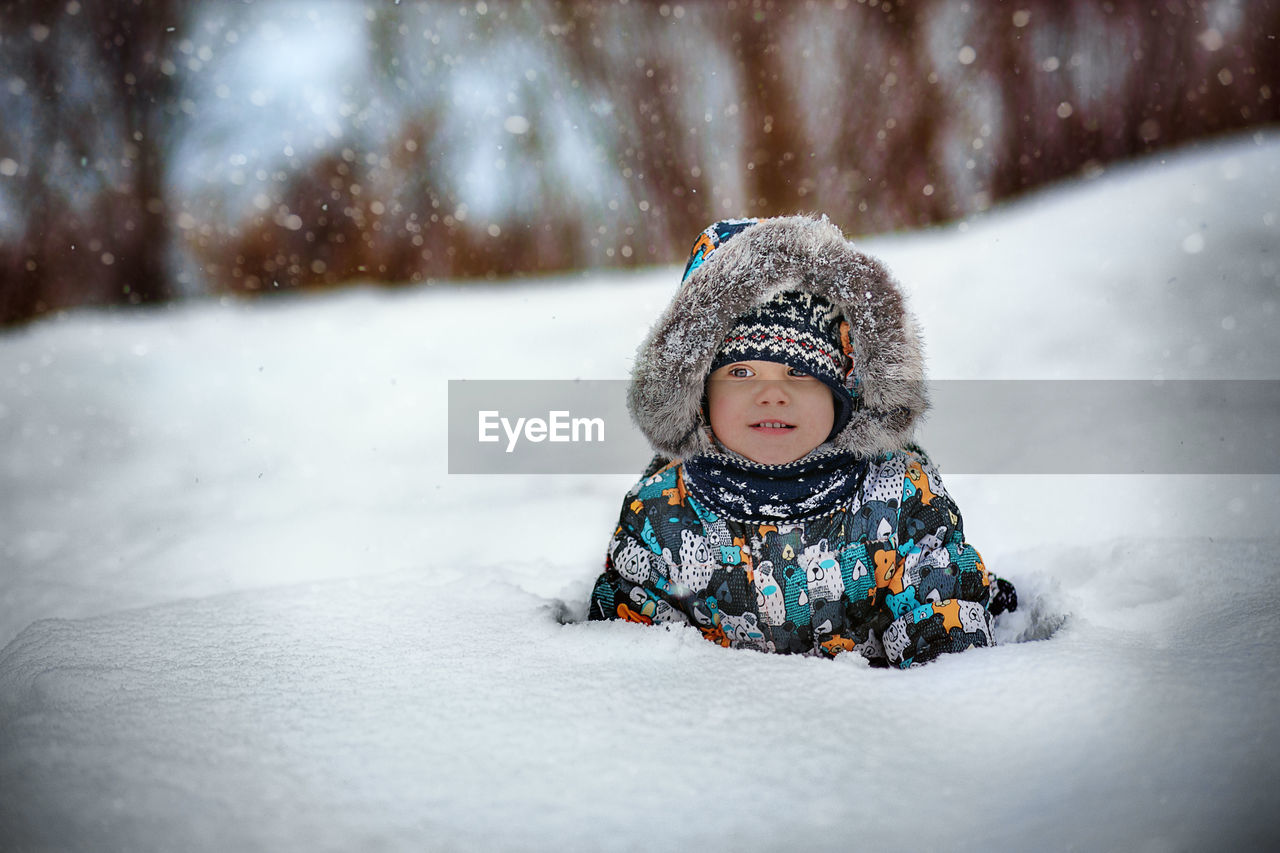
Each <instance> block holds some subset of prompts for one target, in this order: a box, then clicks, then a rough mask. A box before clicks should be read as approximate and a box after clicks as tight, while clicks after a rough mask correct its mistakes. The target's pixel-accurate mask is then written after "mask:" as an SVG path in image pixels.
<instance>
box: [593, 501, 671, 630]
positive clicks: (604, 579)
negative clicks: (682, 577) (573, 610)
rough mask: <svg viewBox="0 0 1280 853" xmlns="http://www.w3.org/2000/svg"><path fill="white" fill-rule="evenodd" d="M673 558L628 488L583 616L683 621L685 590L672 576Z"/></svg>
mask: <svg viewBox="0 0 1280 853" xmlns="http://www.w3.org/2000/svg"><path fill="white" fill-rule="evenodd" d="M674 565H675V558H674V557H673V556H672V554H671V553H670V550H669V549H664V548H663V547H662V546H661V545H660V544H659V543H658V539H657V535H656V533H655V531H654V529H653V526H652V524H651V523H650V521H649V519H648V513H647V512H646V506H645V502H644V501H642V500H641V499H640V498H639V497H638V496H637V494H636V491H635V490H633V491H632V492H631V493H630V494H628V495H627V497H626V499H625V500H624V502H623V506H622V513H621V514H620V516H619V518H618V526H617V528H616V529H615V530H614V532H613V536H612V537H611V538H610V540H609V547H608V550H607V552H606V554H605V568H604V572H603V573H602V574H601V575H600V577H599V578H597V579H596V584H595V588H594V589H593V590H592V593H591V605H590V609H589V611H588V614H587V615H588V618H589V619H594V620H605V619H622V620H626V621H628V622H640V623H643V624H646V625H649V624H654V623H664V622H687V621H688V618H687V616H686V614H685V613H684V612H683V607H682V605H684V604H685V603H686V599H687V598H688V592H689V591H688V590H685V589H683V588H681V587H680V586H679V585H678V584H675V583H672V581H671V579H670V578H671V575H672V572H671V568H672V566H674Z"/></svg>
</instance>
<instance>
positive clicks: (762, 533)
mask: <svg viewBox="0 0 1280 853" xmlns="http://www.w3.org/2000/svg"><path fill="white" fill-rule="evenodd" d="M724 225H727V226H728V227H726V228H724V229H723V230H722V231H720V232H718V233H717V232H716V231H715V229H716V228H717V227H718V226H724ZM744 225H745V227H744ZM708 233H709V234H710V238H709V239H708V236H707V235H706V234H704V236H703V237H700V238H699V242H698V243H697V244H695V247H694V255H693V257H691V259H690V263H689V266H688V267H687V268H686V273H685V279H684V281H683V283H682V285H681V287H680V289H679V291H678V292H677V294H676V296H675V298H674V299H673V301H672V303H671V305H670V306H669V307H668V308H667V310H666V311H665V312H664V314H663V315H662V317H660V318H659V320H658V322H657V323H656V324H655V326H654V328H653V329H652V331H651V332H650V334H649V336H648V338H647V339H646V341H645V342H644V343H643V344H642V345H641V347H640V350H639V352H638V353H637V358H636V366H635V370H634V372H633V376H632V383H631V389H630V393H629V398H628V404H629V408H630V411H631V414H632V417H633V418H634V419H635V421H636V423H637V424H638V425H639V427H640V428H641V430H642V431H643V432H644V433H645V435H646V437H647V438H648V439H649V441H650V443H651V444H652V445H653V447H654V449H655V450H656V451H657V453H658V454H659V457H658V458H659V459H669V460H672V461H670V462H668V463H667V464H665V465H664V466H662V467H660V468H659V469H658V470H656V471H653V472H652V473H650V475H648V476H645V477H643V478H641V480H640V481H639V482H638V483H637V484H636V485H635V486H634V487H633V488H632V489H631V490H630V491H629V492H628V494H627V496H626V498H625V499H624V501H623V507H622V512H621V516H620V518H619V521H618V525H617V527H616V529H615V531H614V534H613V536H612V538H611V540H610V542H609V547H608V553H607V556H606V562H605V571H604V573H603V574H601V575H600V577H599V579H598V580H597V582H596V584H595V588H594V591H593V593H592V598H591V603H590V610H589V615H590V618H592V619H625V620H629V621H635V622H644V623H687V624H689V625H692V626H693V627H695V628H697V629H698V630H699V631H701V632H702V634H703V636H704V637H706V638H707V639H709V640H711V641H713V642H716V643H719V644H721V645H724V646H732V647H737V648H751V649H758V650H761V651H770V652H781V653H802V654H813V655H824V656H834V655H835V654H838V653H841V652H845V651H851V650H852V651H858V652H860V653H861V654H863V655H864V656H866V657H867V658H868V659H870V660H871V661H872V662H873V663H877V664H891V665H895V666H901V667H906V666H910V665H912V664H920V663H924V662H927V661H929V660H932V659H933V658H936V657H937V656H938V655H939V654H941V653H943V652H948V651H960V650H963V649H966V648H969V647H970V646H984V645H993V644H994V640H993V637H992V630H991V628H992V616H991V613H989V612H988V607H987V605H988V602H989V596H990V594H989V584H990V579H989V577H988V575H987V572H986V569H985V567H984V566H983V563H982V559H981V557H980V556H979V555H978V552H977V551H976V550H974V549H973V548H972V547H971V546H969V545H968V544H966V542H965V540H964V533H963V526H962V520H961V516H960V511H959V509H958V508H957V507H956V505H955V503H954V501H952V500H951V498H950V497H949V496H948V494H947V492H946V490H945V488H944V487H943V485H942V481H941V478H940V477H939V475H938V472H937V469H936V468H935V467H934V466H933V464H932V463H931V462H930V461H929V459H928V458H927V457H926V456H925V455H924V454H923V452H921V451H920V450H919V448H916V447H915V446H914V445H912V444H911V441H912V431H913V428H914V425H915V423H916V421H917V419H918V418H919V417H920V415H921V414H922V413H923V412H924V411H925V409H926V408H927V405H928V404H927V400H926V396H925V382H924V371H923V357H922V353H921V347H920V341H919V336H918V334H917V332H916V328H915V323H914V320H913V318H912V317H911V315H910V313H909V312H908V311H907V309H906V307H905V303H904V299H903V295H902V293H901V291H900V290H899V289H898V287H897V285H896V284H895V283H894V282H893V280H892V279H891V278H890V276H889V274H888V273H887V271H886V270H885V269H884V267H883V266H882V265H881V264H880V263H879V262H878V261H876V260H875V259H873V258H870V257H869V256H867V255H864V254H862V253H861V252H859V251H857V250H856V249H854V248H853V246H852V245H851V244H850V243H848V242H847V241H846V240H845V239H844V237H843V236H842V235H841V234H840V232H839V230H838V229H836V228H835V227H834V226H833V225H831V224H830V223H829V222H827V221H826V219H825V218H824V219H822V220H816V219H811V218H808V217H788V218H779V219H767V220H762V221H760V222H758V223H755V222H747V223H744V222H742V221H739V222H736V223H718V224H717V226H713V228H712V229H708ZM717 236H719V237H720V238H721V239H720V240H717V239H716V237H717ZM789 289H797V290H804V291H808V292H810V293H813V294H815V295H817V296H820V297H822V298H823V299H825V300H827V301H828V302H830V303H831V304H832V305H834V306H836V307H837V308H838V309H839V310H840V311H841V312H842V314H843V316H844V318H845V320H846V321H847V323H848V330H847V331H848V334H847V337H848V342H847V350H846V353H847V355H848V356H849V358H850V363H851V365H852V366H851V369H850V370H849V374H848V376H847V378H846V387H847V388H848V389H849V391H850V393H851V394H852V395H853V399H854V406H853V414H852V416H851V417H850V419H849V421H848V422H847V423H846V424H845V426H844V427H843V429H841V430H839V432H838V433H837V434H836V435H834V436H833V437H832V438H831V439H830V440H829V441H828V443H827V444H824V445H822V446H821V447H820V448H818V449H816V450H815V451H813V452H812V453H811V454H810V455H809V457H806V458H805V459H802V460H800V461H798V462H797V463H792V464H791V465H788V466H765V465H758V464H755V463H752V462H751V461H750V460H746V459H743V458H742V457H737V456H736V454H733V453H731V452H729V451H726V450H725V449H724V448H722V447H720V446H718V443H717V442H716V439H715V436H714V435H713V434H712V433H711V431H710V429H709V428H708V426H707V423H706V419H705V416H704V411H705V410H704V388H705V383H706V378H707V375H708V373H709V367H710V365H711V362H712V360H713V358H714V356H715V354H716V351H717V349H718V348H719V346H720V344H721V341H722V340H723V338H724V335H725V333H726V331H727V330H728V329H729V328H730V327H731V326H732V325H733V324H734V321H735V319H736V318H738V317H739V316H740V315H742V314H744V313H745V312H747V311H749V310H751V309H753V308H755V307H756V306H757V305H760V304H762V303H764V302H765V301H767V300H769V299H770V298H772V297H773V296H774V295H775V294H777V293H778V292H780V291H783V290H789ZM833 463H834V464H835V470H832V465H833ZM824 465H825V467H824ZM815 471H819V472H820V475H821V476H822V477H826V478H828V479H827V480H822V482H823V483H824V486H823V488H821V489H817V488H816V487H814V486H813V484H814V483H815V482H816V479H815V477H814V476H813V475H814V472H815ZM832 478H834V479H832ZM828 485H829V486H830V487H829V488H828V487H827V486H828ZM739 486H741V489H742V492H743V495H748V496H749V498H750V500H745V499H744V500H739V498H740V497H742V496H741V495H738V494H736V493H735V489H737V488H738V487H739ZM811 487H812V490H811V491H807V490H810V489H811ZM779 496H785V499H781V498H779ZM762 498H763V499H762ZM769 498H772V499H769Z"/></svg>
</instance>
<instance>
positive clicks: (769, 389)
mask: <svg viewBox="0 0 1280 853" xmlns="http://www.w3.org/2000/svg"><path fill="white" fill-rule="evenodd" d="M756 402H757V403H760V404H762V405H766V406H785V405H788V404H790V403H791V395H790V394H788V393H787V387H786V383H785V382H780V381H776V380H772V379H762V380H760V387H759V388H757V389H756Z"/></svg>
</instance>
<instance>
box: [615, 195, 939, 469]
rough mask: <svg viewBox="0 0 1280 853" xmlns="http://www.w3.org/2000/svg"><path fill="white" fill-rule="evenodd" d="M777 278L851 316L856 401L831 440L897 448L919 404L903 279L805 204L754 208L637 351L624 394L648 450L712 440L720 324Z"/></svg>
mask: <svg viewBox="0 0 1280 853" xmlns="http://www.w3.org/2000/svg"><path fill="white" fill-rule="evenodd" d="M783 290H805V291H808V292H810V293H813V294H816V295H818V296H821V297H823V298H824V299H826V300H827V301H828V302H830V303H831V304H832V305H834V306H835V307H836V308H838V309H839V310H840V311H841V312H842V313H843V314H844V316H845V319H847V320H848V321H849V325H850V328H851V334H850V337H851V339H852V345H853V355H854V365H855V366H854V372H855V373H856V374H857V377H858V380H859V383H860V384H859V388H858V396H859V399H860V403H861V405H860V407H859V408H857V409H856V410H855V411H854V413H853V417H851V418H850V420H849V423H848V424H846V425H845V427H844V429H842V430H841V431H840V433H839V434H838V435H836V437H835V438H833V439H832V444H833V445H834V446H835V447H837V448H839V449H841V450H849V451H852V452H854V453H857V454H858V455H860V456H868V457H870V456H876V455H879V454H881V453H885V452H888V451H893V450H901V449H902V448H904V447H905V446H906V445H907V444H908V443H909V442H910V441H911V436H912V430H913V428H914V426H915V422H916V420H917V418H919V417H920V416H921V415H922V414H924V412H925V410H926V409H927V408H928V405H929V404H928V400H927V398H926V395H925V381H924V354H923V351H922V348H921V343H920V337H919V334H918V333H917V331H916V324H915V320H914V318H913V317H912V316H911V314H910V312H908V310H907V307H906V304H905V300H904V298H903V294H902V292H901V290H899V288H898V286H897V284H895V283H894V281H893V279H892V278H891V277H890V275H889V273H888V271H887V270H886V269H885V268H884V266H883V265H882V264H881V263H880V262H879V261H877V260H876V259H874V258H872V257H870V256H868V255H864V254H862V253H861V252H859V251H857V250H856V249H854V248H853V245H852V244H851V243H849V242H848V241H846V240H845V239H844V235H842V234H841V233H840V230H839V229H838V228H836V227H835V226H834V225H832V224H831V223H830V222H829V221H827V219H826V217H823V218H822V219H812V218H810V217H807V216H790V217H778V218H776V219H764V220H761V221H760V222H759V223H758V224H756V225H752V226H750V227H748V228H746V229H744V230H742V231H741V232H740V233H738V234H737V235H735V236H734V237H733V238H732V239H731V240H728V241H726V242H725V243H724V244H723V245H721V246H719V247H718V248H716V250H715V251H714V252H713V253H712V254H711V255H710V256H709V257H708V258H707V260H706V262H705V263H703V264H702V265H701V266H700V267H698V268H697V269H695V270H694V271H693V273H692V274H690V276H689V278H688V279H687V280H686V281H685V282H684V284H683V285H681V287H680V290H679V292H677V293H676V296H675V299H673V300H672V302H671V304H670V305H669V306H668V307H667V309H666V311H664V312H663V314H662V316H661V317H659V318H658V321H657V322H656V323H655V324H654V326H653V328H652V329H651V330H650V332H649V336H648V338H647V339H646V340H645V341H644V343H643V344H641V345H640V349H639V350H638V351H637V353H636V363H635V368H634V370H633V371H632V374H631V388H630V392H629V393H628V396H627V406H628V408H629V409H630V411H631V416H632V418H633V419H634V420H635V422H636V424H637V425H639V427H640V429H641V430H642V431H643V432H644V434H645V436H646V437H647V438H648V439H649V443H650V444H652V445H653V447H654V449H655V450H657V452H658V453H660V454H663V455H665V456H667V457H670V458H673V459H684V458H688V457H690V456H693V455H694V454H697V453H700V452H703V451H707V450H711V449H712V445H711V442H710V440H709V438H708V436H707V435H706V432H707V430H706V429H705V424H704V423H703V418H702V398H703V391H704V386H705V384H706V378H707V376H708V374H709V373H710V366H711V361H712V359H713V358H714V357H715V354H716V351H717V350H718V349H719V346H720V342H721V341H722V340H723V338H724V335H725V333H726V332H727V331H728V330H729V329H730V328H731V327H732V326H733V324H734V322H735V321H736V320H737V319H738V318H739V317H740V316H742V315H743V314H745V313H746V312H747V311H749V310H751V309H752V308H754V307H755V306H757V305H759V304H761V303H762V302H766V301H768V300H769V299H770V298H772V297H773V296H774V295H775V294H777V293H779V292H781V291H783Z"/></svg>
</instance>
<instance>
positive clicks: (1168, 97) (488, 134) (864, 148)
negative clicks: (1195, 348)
mask: <svg viewBox="0 0 1280 853" xmlns="http://www.w3.org/2000/svg"><path fill="white" fill-rule="evenodd" d="M1278 34H1280V2H1272V0H1265V1H1264V2H1243V0H1160V2H1145V0H1144V2H1136V0H1115V2H1092V0H1065V2H1064V0H1019V2H999V0H966V1H965V2H951V1H950V0H932V2H930V0H921V2H905V3H900V2H893V0H847V2H839V0H837V2H829V3H827V2H824V3H817V2H769V0H739V2H717V3H684V4H679V3H654V2H638V0H630V2H628V0H611V2H605V1H604V0H597V1H596V2H553V0H526V2H521V3H502V2H485V0H480V2H456V0H442V1H441V2H421V0H414V2H410V0H404V2H392V0H385V2H374V0H367V2H356V0H350V1H349V2H347V1H346V0H309V1H308V2H299V1H298V0H236V2H231V0H182V2H178V0H65V2H64V1H63V0H57V1H56V2H51V0H18V2H7V3H6V4H5V5H4V7H3V11H0V323H9V324H12V323H15V322H21V321H23V320H25V319H27V318H30V317H33V316H36V315H39V314H41V313H44V312H48V311H51V310H56V309H60V308H64V307H68V306H73V305H80V304H99V305H100V304H119V303H126V304H127V303H134V304H136V303H146V302H157V301H165V300H172V299H178V298H182V297H187V296H191V295H194V294H204V293H210V292H213V293H227V292H243V293H264V292H275V291H280V290H288V289H294V288H302V287H316V286H331V285H334V284H338V283H342V282H346V281H366V282H367V281H377V282H387V283H409V282H424V281H426V282H430V281H433V280H439V279H469V278H482V279H493V278H500V277H505V276H511V275H514V274H532V273H541V272H549V271H560V270H567V269H580V268H591V269H600V268H606V267H615V266H634V265H651V264H666V263H674V262H677V261H680V260H682V259H683V257H684V254H685V252H686V251H687V249H688V246H689V245H690V244H691V243H692V240H693V237H694V236H695V235H696V233H697V231H698V230H700V229H701V228H702V227H704V226H705V225H706V224H707V223H708V222H710V221H712V220H714V219H716V218H722V217H728V216H740V215H756V216H760V215H775V214H782V213H789V212H795V211H799V210H806V211H818V212H825V213H827V214H829V215H830V216H831V217H832V218H833V219H834V220H835V221H836V222H837V223H839V224H840V225H841V226H842V227H843V228H844V229H845V231H846V232H847V233H850V234H870V233H883V232H886V231H890V230H896V229H902V228H914V227H919V226H922V225H926V224H930V223H936V222H941V221H946V220H949V219H953V218H957V217H963V216H966V215H969V214H973V213H975V212H978V211H982V210H984V209H986V208H987V207H988V206H990V205H992V204H993V203H994V202H997V201H999V200H1001V199H1005V198H1008V197H1011V196H1014V195H1016V194H1018V193H1020V192H1022V191H1024V190H1026V189H1028V188H1031V187H1035V186H1038V185H1042V184H1044V183H1046V182H1049V181H1052V180H1055V179H1057V178H1060V177H1064V176H1073V177H1080V176H1083V177H1086V178H1087V177H1090V176H1092V175H1095V174H1097V173H1099V172H1100V171H1101V170H1103V169H1104V167H1105V166H1106V165H1107V164H1108V163H1111V162H1114V161H1117V160H1120V159H1124V158H1128V157H1132V156H1134V155H1138V154H1142V153H1147V152H1150V151H1152V150H1153V149H1157V148H1161V147H1164V146H1171V145H1176V144H1179V143H1184V142H1186V141H1187V140H1189V139H1194V138H1198V137H1203V136H1206V135H1209V134H1215V133H1219V132H1222V131H1226V130H1230V129H1235V128H1239V127H1242V126H1246V125H1252V124H1259V123H1267V122H1274V121H1276V119H1277V118H1280V97H1278V93H1277V89H1278V88H1280V40H1278V38H1277V36H1278Z"/></svg>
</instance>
